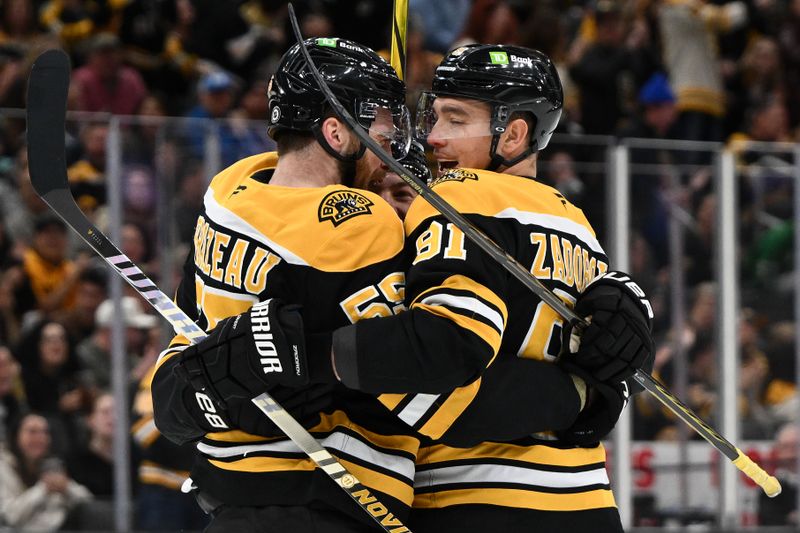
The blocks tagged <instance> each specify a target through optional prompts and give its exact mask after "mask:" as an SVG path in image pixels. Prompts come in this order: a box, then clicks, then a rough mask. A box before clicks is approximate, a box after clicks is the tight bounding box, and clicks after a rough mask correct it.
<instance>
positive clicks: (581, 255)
mask: <svg viewBox="0 0 800 533" xmlns="http://www.w3.org/2000/svg"><path fill="white" fill-rule="evenodd" d="M531 244H533V245H535V246H536V255H535V256H534V258H533V265H532V266H531V274H533V275H534V276H536V277H537V278H538V279H552V280H555V281H560V282H562V283H563V284H564V285H566V286H567V287H572V286H574V287H575V288H576V289H578V291H579V292H583V290H584V288H586V286H587V285H589V283H591V282H592V280H593V279H594V278H595V277H597V276H599V275H601V274H603V273H604V272H606V271H607V270H608V264H607V263H606V262H605V261H602V260H600V259H598V258H597V257H595V256H594V253H593V252H592V251H591V250H587V249H586V248H585V247H583V246H581V245H580V244H579V243H577V242H573V241H571V240H570V239H568V238H566V237H563V236H560V235H557V234H555V233H540V232H532V233H531Z"/></svg>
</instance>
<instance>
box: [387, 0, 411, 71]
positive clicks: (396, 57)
mask: <svg viewBox="0 0 800 533" xmlns="http://www.w3.org/2000/svg"><path fill="white" fill-rule="evenodd" d="M407 33H408V0H394V5H393V8H392V48H391V51H390V54H389V57H390V59H391V60H390V61H389V63H390V64H391V65H392V67H393V68H394V70H395V72H397V77H398V78H400V79H401V80H405V79H406V65H407V64H408V58H407V56H406V51H407V50H408V46H407V45H408V43H407V41H406V38H407Z"/></svg>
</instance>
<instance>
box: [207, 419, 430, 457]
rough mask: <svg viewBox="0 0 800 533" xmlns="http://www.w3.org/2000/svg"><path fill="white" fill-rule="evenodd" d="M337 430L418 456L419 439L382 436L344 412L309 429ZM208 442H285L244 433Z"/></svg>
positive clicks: (224, 434)
mask: <svg viewBox="0 0 800 533" xmlns="http://www.w3.org/2000/svg"><path fill="white" fill-rule="evenodd" d="M337 428H347V429H349V430H350V431H354V432H356V433H358V434H359V435H361V436H362V437H363V440H364V442H366V443H368V444H373V445H375V446H377V447H379V448H382V449H384V450H399V451H402V452H406V454H411V455H416V452H417V449H418V448H419V439H417V438H416V437H411V436H408V435H381V434H379V433H374V432H372V431H369V430H367V429H365V428H363V427H361V426H359V425H357V424H354V423H353V422H351V421H350V418H348V416H347V415H346V414H345V413H344V412H343V411H334V412H333V413H330V414H327V413H324V414H322V415H321V416H320V422H319V423H318V424H317V425H315V426H313V427H311V428H309V429H308V431H309V432H310V433H312V434H313V433H330V432H332V431H334V430H335V429H337ZM205 439H206V440H207V441H209V442H210V441H217V442H235V443H246V442H249V443H252V442H259V441H260V442H271V441H275V440H285V438H284V437H279V438H277V439H269V438H264V437H259V436H258V435H251V434H249V433H245V432H244V431H238V430H237V431H225V432H219V433H209V434H207V435H206V437H205Z"/></svg>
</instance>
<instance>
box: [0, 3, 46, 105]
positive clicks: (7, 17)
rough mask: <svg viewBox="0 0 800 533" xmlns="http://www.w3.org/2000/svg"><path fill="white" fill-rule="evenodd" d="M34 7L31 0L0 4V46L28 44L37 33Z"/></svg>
mask: <svg viewBox="0 0 800 533" xmlns="http://www.w3.org/2000/svg"><path fill="white" fill-rule="evenodd" d="M34 7H35V6H34V2H33V1H32V0H6V1H5V2H3V3H2V5H0V10H2V18H0V46H4V45H7V44H12V43H13V45H15V46H21V47H27V46H30V44H31V41H33V40H34V39H35V38H36V37H37V36H38V35H39V31H38V27H37V24H36V14H35V13H34ZM0 94H2V90H0ZM0 107H2V106H0Z"/></svg>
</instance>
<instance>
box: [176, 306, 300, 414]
mask: <svg viewBox="0 0 800 533" xmlns="http://www.w3.org/2000/svg"><path fill="white" fill-rule="evenodd" d="M180 358H181V360H180V363H179V364H178V366H177V367H176V372H179V373H181V374H183V377H184V379H186V380H187V381H188V382H189V383H190V384H191V385H192V387H193V388H194V389H195V390H196V391H198V392H204V393H206V394H208V395H209V396H211V397H212V399H214V400H215V401H217V402H221V403H220V405H225V404H226V402H227V401H229V400H231V399H234V398H252V397H254V396H257V395H259V394H261V393H262V392H266V391H267V390H269V389H270V388H271V387H272V386H274V385H285V386H287V387H302V386H304V385H306V384H308V383H309V382H310V376H309V371H308V365H307V361H306V347H305V339H304V333H303V319H302V317H301V315H300V307H299V306H296V305H287V304H285V303H284V302H283V301H282V300H279V299H277V298H271V299H269V300H265V301H263V302H259V303H257V304H255V305H254V306H253V307H252V308H251V309H250V310H249V311H247V312H245V313H242V314H241V315H236V316H233V317H229V318H226V319H225V320H223V321H221V322H220V323H219V324H217V326H216V327H215V328H214V329H213V330H212V331H211V332H210V333H209V335H208V337H206V338H205V339H203V340H202V341H200V342H199V343H197V344H196V345H193V346H190V347H188V348H186V349H185V350H184V351H183V352H181V355H180Z"/></svg>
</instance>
